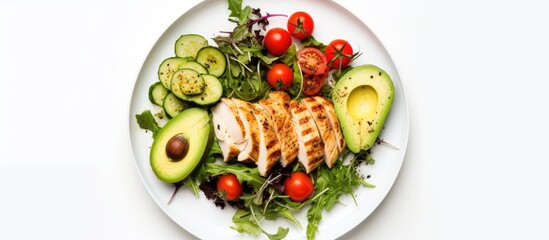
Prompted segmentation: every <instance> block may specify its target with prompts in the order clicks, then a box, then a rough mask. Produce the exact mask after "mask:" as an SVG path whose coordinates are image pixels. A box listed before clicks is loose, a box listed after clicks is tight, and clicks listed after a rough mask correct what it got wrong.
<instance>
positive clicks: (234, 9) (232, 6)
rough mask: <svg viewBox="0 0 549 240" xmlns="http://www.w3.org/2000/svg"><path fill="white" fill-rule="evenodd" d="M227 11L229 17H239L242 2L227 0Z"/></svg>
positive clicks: (240, 0) (239, 0)
mask: <svg viewBox="0 0 549 240" xmlns="http://www.w3.org/2000/svg"><path fill="white" fill-rule="evenodd" d="M228 3H229V10H230V11H231V14H230V15H229V16H230V17H237V18H238V17H240V13H241V12H242V0H228Z"/></svg>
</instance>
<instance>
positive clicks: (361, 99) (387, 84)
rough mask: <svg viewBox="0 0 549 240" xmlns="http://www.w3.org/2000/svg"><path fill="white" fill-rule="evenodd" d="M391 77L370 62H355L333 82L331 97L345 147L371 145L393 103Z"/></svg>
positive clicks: (356, 147) (358, 147)
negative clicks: (356, 64)
mask: <svg viewBox="0 0 549 240" xmlns="http://www.w3.org/2000/svg"><path fill="white" fill-rule="evenodd" d="M394 94H395V90H394V86H393V81H392V80H391V77H390V76H389V75H388V74H387V73H386V72H385V71H384V70H382V69H381V68H379V67H377V66H374V65H369V64H367V65H361V66H357V67H355V68H353V69H351V70H349V71H348V72H346V73H345V74H344V75H343V76H341V78H340V79H339V81H338V82H337V83H336V85H335V86H334V89H333V92H332V101H333V103H334V108H335V111H336V114H337V118H338V119H339V122H340V124H341V130H342V132H343V137H344V138H345V142H346V144H347V147H348V148H349V150H351V151H352V152H354V153H358V152H360V151H361V150H368V149H369V148H371V147H372V146H373V145H374V143H375V141H376V139H377V137H378V136H379V133H380V132H381V130H382V129H383V124H384V123H385V119H386V118H387V115H388V114H389V111H390V110H391V107H392V105H393V98H394Z"/></svg>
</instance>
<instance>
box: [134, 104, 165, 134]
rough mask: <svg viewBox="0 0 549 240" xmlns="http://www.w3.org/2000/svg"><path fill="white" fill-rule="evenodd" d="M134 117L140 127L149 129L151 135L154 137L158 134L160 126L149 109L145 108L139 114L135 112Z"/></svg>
mask: <svg viewBox="0 0 549 240" xmlns="http://www.w3.org/2000/svg"><path fill="white" fill-rule="evenodd" d="M135 118H136V119H137V124H139V127H140V128H143V129H147V130H151V131H152V137H153V138H155V137H156V134H158V132H159V131H160V129H161V128H160V126H158V123H157V122H156V120H155V119H154V116H153V115H152V113H151V111H150V110H145V111H143V112H142V113H141V114H136V115H135Z"/></svg>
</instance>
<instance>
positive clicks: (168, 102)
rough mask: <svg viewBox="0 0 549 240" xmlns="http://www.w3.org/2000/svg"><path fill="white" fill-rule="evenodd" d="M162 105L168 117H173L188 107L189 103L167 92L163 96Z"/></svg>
mask: <svg viewBox="0 0 549 240" xmlns="http://www.w3.org/2000/svg"><path fill="white" fill-rule="evenodd" d="M163 107H164V112H166V114H167V115H168V117H170V118H173V117H175V116H177V114H179V113H180V112H182V111H183V110H185V109H187V108H190V107H191V105H190V104H189V103H188V102H184V101H181V100H179V98H177V97H176V96H175V95H174V94H173V93H168V95H166V97H165V98H164V104H163Z"/></svg>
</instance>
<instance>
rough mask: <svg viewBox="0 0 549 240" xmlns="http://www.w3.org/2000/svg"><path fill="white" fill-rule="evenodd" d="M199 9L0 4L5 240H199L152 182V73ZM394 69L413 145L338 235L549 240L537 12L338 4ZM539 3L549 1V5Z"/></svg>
mask: <svg viewBox="0 0 549 240" xmlns="http://www.w3.org/2000/svg"><path fill="white" fill-rule="evenodd" d="M198 2H199V1H198V0H193V1H187V0H161V1H145V0H140V1H106V0H100V1H80V2H76V1H68V0H51V1H36V0H34V1H2V2H1V3H0V18H1V21H0V24H1V25H0V47H1V48H0V59H1V60H0V61H1V62H0V104H1V105H0V106H1V108H0V110H1V111H0V139H1V142H0V239H37V238H38V239H74V238H76V239H151V238H154V239H188V238H192V236H191V235H189V234H188V233H187V232H185V231H184V230H183V229H182V228H180V227H179V226H178V225H176V224H175V223H174V222H172V220H170V219H169V218H168V217H167V216H166V215H165V214H164V213H163V212H162V211H161V210H160V208H159V207H158V206H157V205H156V203H155V202H154V201H153V200H152V198H151V197H150V196H149V194H148V192H147V191H146V189H145V187H144V185H143V183H142V182H141V180H140V178H139V176H138V173H137V170H136V168H135V165H134V163H133V159H132V156H131V149H130V146H129V135H128V121H129V120H128V111H129V104H130V97H131V91H132V88H133V84H134V82H135V79H136V78H137V74H138V72H139V70H140V68H141V65H142V63H143V61H144V59H145V57H146V56H147V54H148V52H149V50H150V49H151V48H152V46H153V45H154V43H155V41H156V40H157V39H158V37H159V36H160V35H161V34H162V32H163V31H164V30H165V29H166V28H167V27H168V26H169V25H170V24H171V23H172V22H173V21H175V20H176V19H177V18H178V17H179V16H180V15H181V14H182V13H184V12H185V11H186V10H187V9H189V8H190V7H192V6H194V5H195V4H196V3H198ZM337 2H339V3H340V4H342V5H343V6H345V7H347V8H348V9H349V10H350V11H352V12H353V13H355V14H356V15H357V16H358V17H359V18H360V19H361V20H362V21H364V22H365V23H366V24H367V25H368V26H369V27H370V28H371V29H372V30H373V31H374V32H375V33H376V34H377V35H378V37H379V38H380V40H381V41H382V42H383V43H384V45H385V46H386V48H387V49H388V51H389V52H390V53H391V55H392V57H393V59H394V61H395V62H396V64H397V67H398V69H399V73H400V76H401V79H402V82H403V84H404V87H405V90H406V94H407V97H408V105H409V110H410V138H409V145H408V151H407V155H406V158H405V161H404V165H403V167H402V170H401V174H400V176H399V178H398V179H397V181H396V183H395V185H394V187H393V189H392V191H391V192H390V193H389V195H388V196H387V198H386V199H385V201H384V202H383V203H382V205H381V206H380V207H379V208H378V209H377V210H376V211H375V212H374V213H373V214H372V215H371V216H370V217H369V218H368V219H367V220H366V221H365V222H363V223H362V224H361V225H359V226H358V228H356V229H355V230H353V231H352V232H350V233H349V234H347V235H345V236H344V237H343V239H357V238H368V239H543V238H547V237H549V230H548V228H547V226H546V225H547V222H549V219H548V216H549V205H548V204H547V203H548V202H549V194H548V190H547V189H549V188H548V187H547V183H548V182H549V177H548V176H549V174H548V170H549V164H547V162H548V161H549V157H548V156H547V153H546V149H547V147H546V145H547V143H548V142H549V141H548V140H547V135H549V127H548V124H549V117H548V113H549V111H548V110H547V109H548V107H547V106H546V105H547V103H549V98H548V97H547V95H548V94H547V90H548V88H547V87H548V84H547V82H548V81H549V77H548V76H547V71H546V69H547V68H548V67H547V65H548V64H549V61H548V60H547V56H549V47H548V45H549V34H548V33H549V31H548V30H547V29H548V28H547V23H548V22H549V17H547V13H546V10H547V8H546V7H545V6H544V5H543V4H541V3H537V2H538V1H533V0H527V1H459V2H456V3H451V2H449V1H447V2H444V3H442V1H440V2H439V1H435V0H417V1H402V0H386V1H371V0H367V1H341V0H339V1H337ZM539 2H540V1H539Z"/></svg>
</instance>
